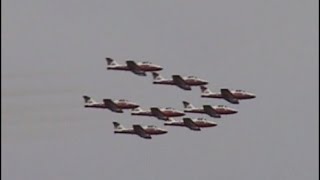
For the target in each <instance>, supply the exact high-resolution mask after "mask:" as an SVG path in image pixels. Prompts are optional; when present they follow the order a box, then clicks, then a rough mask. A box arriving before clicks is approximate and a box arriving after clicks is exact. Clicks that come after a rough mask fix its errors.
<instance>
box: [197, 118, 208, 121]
mask: <svg viewBox="0 0 320 180" xmlns="http://www.w3.org/2000/svg"><path fill="white" fill-rule="evenodd" d="M197 119H198V121H205V120H206V118H197Z"/></svg>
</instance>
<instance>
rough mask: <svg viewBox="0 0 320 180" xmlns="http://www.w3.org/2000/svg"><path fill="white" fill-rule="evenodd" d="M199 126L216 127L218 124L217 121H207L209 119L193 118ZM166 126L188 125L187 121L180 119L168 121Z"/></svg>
mask: <svg viewBox="0 0 320 180" xmlns="http://www.w3.org/2000/svg"><path fill="white" fill-rule="evenodd" d="M192 121H193V122H194V123H195V124H196V125H197V126H198V127H214V126H217V123H215V122H213V121H207V120H198V119H193V120H192ZM164 125H166V126H186V125H185V123H184V122H183V121H182V120H180V121H177V120H174V121H166V122H165V123H164Z"/></svg>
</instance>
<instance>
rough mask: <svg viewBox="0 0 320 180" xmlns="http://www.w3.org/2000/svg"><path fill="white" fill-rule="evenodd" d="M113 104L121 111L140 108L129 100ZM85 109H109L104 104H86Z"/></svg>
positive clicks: (116, 101)
mask: <svg viewBox="0 0 320 180" xmlns="http://www.w3.org/2000/svg"><path fill="white" fill-rule="evenodd" d="M113 102H114V103H115V104H116V105H117V107H118V108H120V109H134V108H137V107H139V105H138V104H136V103H134V102H130V101H127V100H114V101H113ZM84 107H86V108H101V109H106V108H108V107H107V106H106V105H105V104H104V103H91V104H85V105H84Z"/></svg>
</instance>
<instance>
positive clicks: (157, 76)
mask: <svg viewBox="0 0 320 180" xmlns="http://www.w3.org/2000/svg"><path fill="white" fill-rule="evenodd" d="M152 77H153V80H155V81H159V80H163V79H164V78H163V77H162V76H161V75H160V74H159V73H156V72H152Z"/></svg>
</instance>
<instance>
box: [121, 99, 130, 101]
mask: <svg viewBox="0 0 320 180" xmlns="http://www.w3.org/2000/svg"><path fill="white" fill-rule="evenodd" d="M119 102H129V101H128V100H126V99H119Z"/></svg>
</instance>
